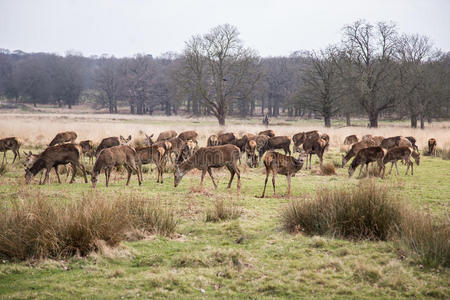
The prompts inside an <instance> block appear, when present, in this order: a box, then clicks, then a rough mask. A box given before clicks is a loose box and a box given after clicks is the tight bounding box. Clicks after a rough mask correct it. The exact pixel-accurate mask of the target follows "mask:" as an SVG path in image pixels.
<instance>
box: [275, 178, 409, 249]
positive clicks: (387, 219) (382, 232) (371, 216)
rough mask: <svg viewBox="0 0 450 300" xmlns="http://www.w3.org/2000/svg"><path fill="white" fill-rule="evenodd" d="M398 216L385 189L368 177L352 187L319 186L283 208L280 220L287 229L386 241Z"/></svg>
mask: <svg viewBox="0 0 450 300" xmlns="http://www.w3.org/2000/svg"><path fill="white" fill-rule="evenodd" d="M400 215H401V211H400V206H399V204H398V202H397V201H396V199H394V198H393V197H392V196H390V194H389V193H388V190H387V188H386V187H384V186H380V185H377V184H375V182H374V181H372V180H370V181H363V182H361V183H360V185H359V186H358V187H354V188H348V187H342V188H334V189H330V188H323V189H320V190H319V191H317V194H316V196H315V198H314V199H312V200H308V201H299V200H294V201H292V202H290V203H289V204H288V205H287V206H286V207H285V208H284V210H283V212H282V223H283V227H284V228H285V229H286V230H288V231H290V232H295V231H303V232H305V233H306V234H310V235H316V234H318V235H331V236H338V237H342V238H349V239H371V240H386V239H387V238H388V236H389V234H390V232H391V230H392V228H393V227H395V226H398V224H399V222H400Z"/></svg>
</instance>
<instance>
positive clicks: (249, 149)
mask: <svg viewBox="0 0 450 300" xmlns="http://www.w3.org/2000/svg"><path fill="white" fill-rule="evenodd" d="M256 146H257V145H256V141H255V139H251V140H249V141H247V144H245V153H246V155H247V159H246V163H248V159H249V158H250V159H251V161H250V168H256V166H257V164H258V161H257V157H256Z"/></svg>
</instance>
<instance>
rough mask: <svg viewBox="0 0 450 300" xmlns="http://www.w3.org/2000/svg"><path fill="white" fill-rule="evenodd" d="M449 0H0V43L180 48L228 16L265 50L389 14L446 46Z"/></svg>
mask: <svg viewBox="0 0 450 300" xmlns="http://www.w3.org/2000/svg"><path fill="white" fill-rule="evenodd" d="M449 12H450V0H434V1H432V0H422V1H418V0H409V1H408V0H390V1H384V0H382V1H381V0H377V1H375V0H371V1H363V0H359V1H357V0H336V1H331V0H329V1H323V0H311V1H282V0H279V1H268V0H267V1H266V0H252V1H247V0H238V1H236V0H223V1H212V0H209V1H208V0H191V1H188V0H185V1H182V0H179V1H175V0H160V1H153V0H148V1H144V0H104V1H96V0H87V1H82V0H80V1H76V0H72V1H69V0H45V1H44V0H42V1H38V0H28V1H24V0H10V1H8V0H0V16H1V17H0V48H6V49H10V50H16V49H20V50H23V51H26V52H54V53H60V54H64V53H65V52H66V51H67V50H77V51H81V52H82V53H83V54H84V55H100V54H103V53H108V54H113V55H116V56H119V57H122V56H131V55H133V54H135V53H149V54H153V55H156V56H157V55H160V54H162V53H164V52H167V51H175V52H179V51H181V50H182V49H183V47H184V42H185V41H186V40H188V39H189V38H190V36H192V35H193V34H198V33H200V34H202V33H206V32H208V31H209V30H210V29H211V28H212V27H214V26H216V25H219V24H224V23H230V24H233V25H235V26H237V27H238V29H239V31H240V32H241V38H242V40H243V41H244V42H245V44H246V45H247V46H249V47H252V48H254V49H256V50H257V51H258V52H259V53H260V54H261V55H263V56H274V55H288V54H290V53H291V52H293V51H295V50H300V49H305V50H311V49H318V48H323V47H325V46H327V45H328V44H330V43H336V42H338V41H339V40H340V38H341V32H340V30H341V28H342V27H343V25H345V24H349V23H351V22H353V21H355V20H357V19H366V20H368V21H371V22H377V21H381V20H384V21H394V22H395V23H396V24H397V25H398V27H399V30H400V31H401V32H407V33H419V34H425V35H428V36H429V37H430V38H431V39H432V41H433V42H434V44H435V46H436V47H438V48H441V49H443V50H445V51H449V50H450V17H449V16H448V13H449Z"/></svg>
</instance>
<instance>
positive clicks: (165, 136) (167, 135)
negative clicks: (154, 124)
mask: <svg viewBox="0 0 450 300" xmlns="http://www.w3.org/2000/svg"><path fill="white" fill-rule="evenodd" d="M176 136H177V132H176V131H175V130H167V131H163V132H161V133H160V134H159V135H158V138H157V139H156V141H157V142H160V141H167V140H170V139H171V138H174V137H176Z"/></svg>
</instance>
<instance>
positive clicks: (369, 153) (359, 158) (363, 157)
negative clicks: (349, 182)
mask: <svg viewBox="0 0 450 300" xmlns="http://www.w3.org/2000/svg"><path fill="white" fill-rule="evenodd" d="M386 152H387V150H386V149H383V148H382V147H379V146H375V147H368V148H364V149H361V150H359V152H358V153H357V154H356V156H355V158H354V159H353V161H352V164H351V165H350V167H349V168H348V177H352V175H353V173H354V172H355V170H356V169H357V168H358V166H359V165H361V168H360V169H359V175H358V177H359V176H361V171H362V169H363V168H364V164H365V165H366V177H367V176H369V163H371V162H377V164H378V166H379V167H380V170H379V171H380V173H381V171H383V172H382V173H381V178H384V171H385V167H384V163H383V158H384V156H385V155H386Z"/></svg>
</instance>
